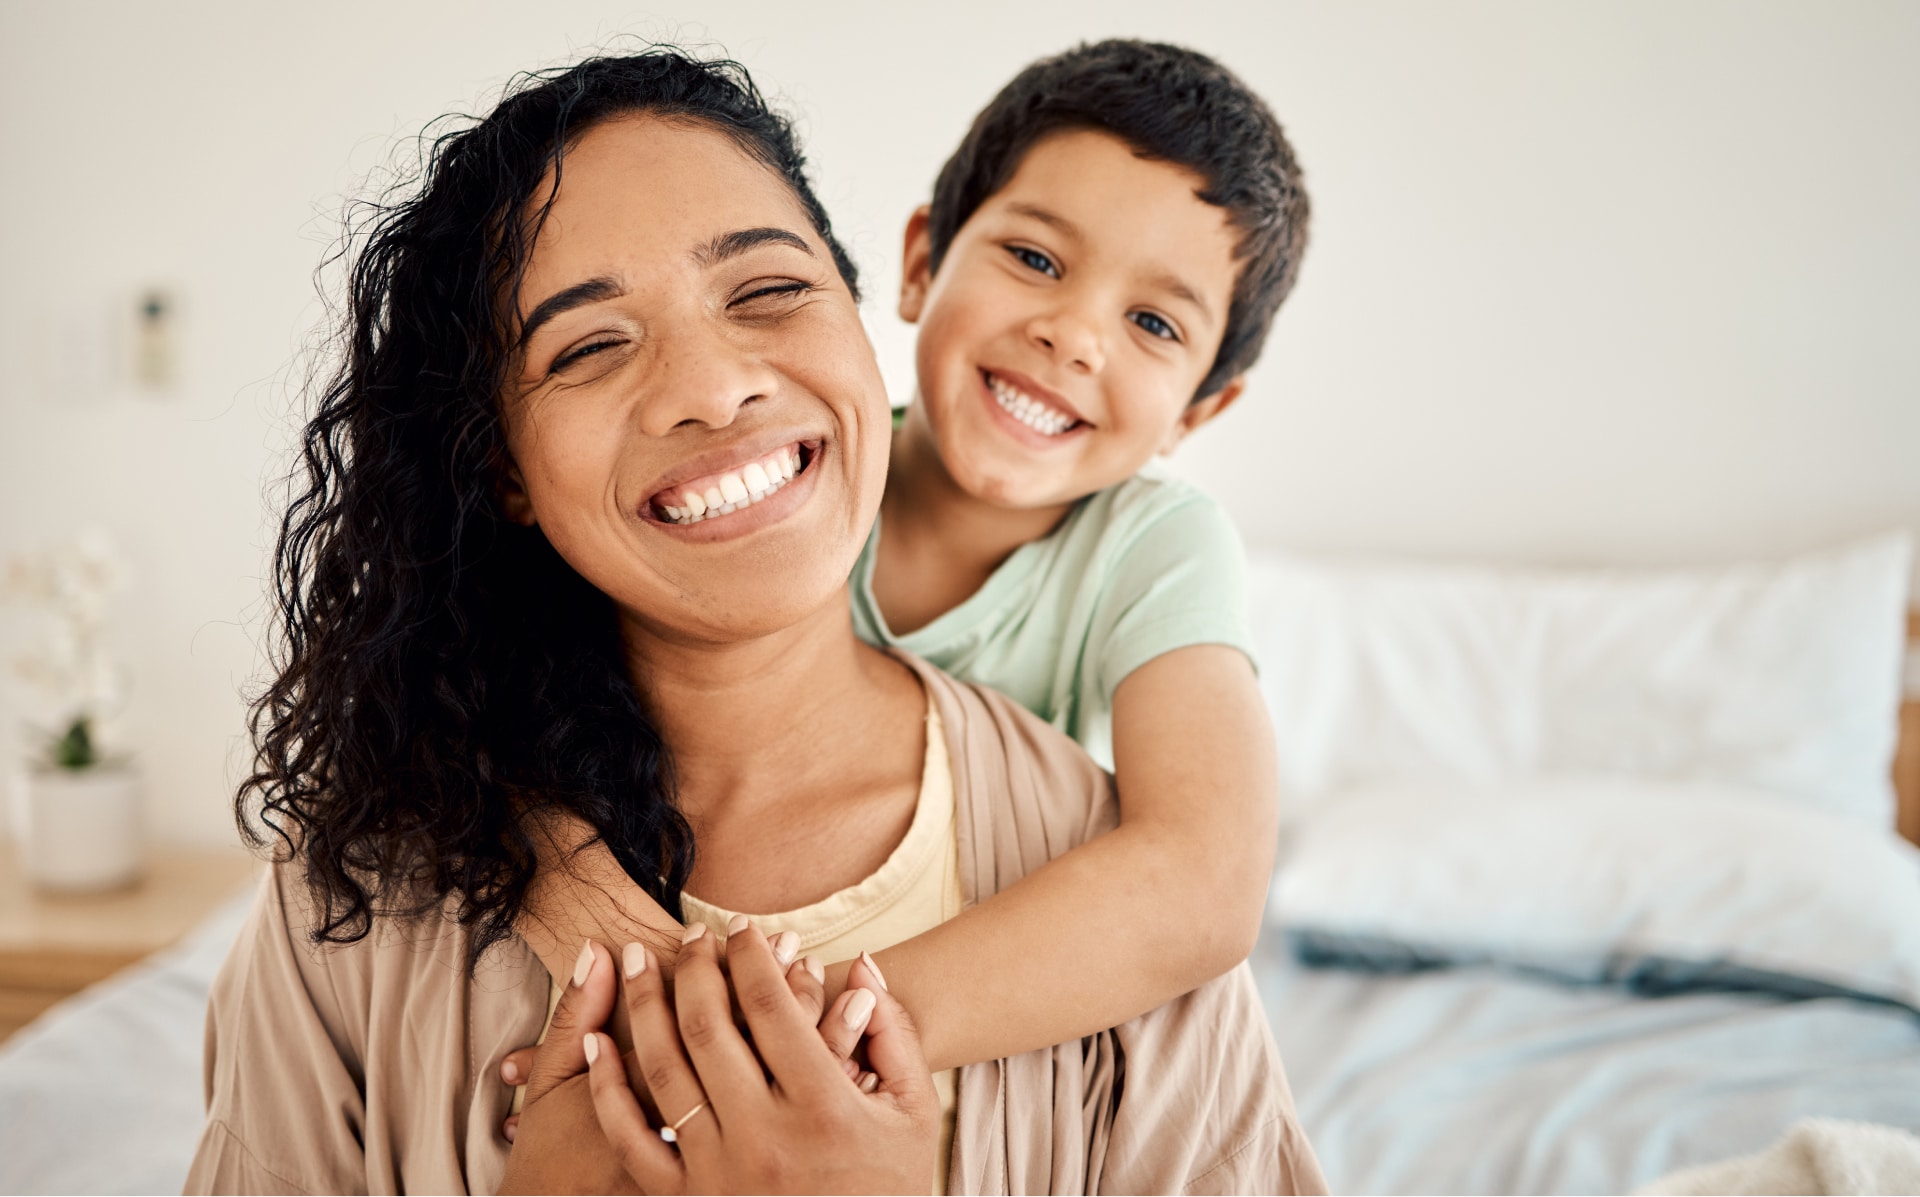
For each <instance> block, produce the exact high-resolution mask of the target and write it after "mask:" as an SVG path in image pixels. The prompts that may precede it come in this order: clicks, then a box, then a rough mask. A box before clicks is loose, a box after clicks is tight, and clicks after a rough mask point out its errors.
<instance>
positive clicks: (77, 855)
mask: <svg viewBox="0 0 1920 1197" xmlns="http://www.w3.org/2000/svg"><path fill="white" fill-rule="evenodd" d="M21 786H22V790H23V792H22V794H21V799H22V801H21V804H20V806H21V809H20V815H21V823H22V826H21V829H20V831H21V849H22V851H21V853H20V856H21V859H22V863H24V864H25V866H26V870H27V875H28V876H29V877H31V878H33V880H34V882H35V883H36V884H38V885H39V886H40V887H41V888H43V889H50V890H61V891H65V892H70V893H71V892H83V891H87V890H100V889H114V888H117V887H119V886H123V885H131V884H132V883H133V882H135V881H137V880H139V879H140V867H141V863H142V859H141V858H142V851H141V849H142V845H143V843H144V838H145V837H144V835H143V834H142V832H143V828H142V826H141V822H142V821H141V817H140V775H139V774H138V773H135V772H134V771H133V770H131V769H114V768H99V767H96V768H91V769H44V770H34V771H32V772H29V773H28V774H27V775H26V776H25V777H24V778H22V779H21Z"/></svg>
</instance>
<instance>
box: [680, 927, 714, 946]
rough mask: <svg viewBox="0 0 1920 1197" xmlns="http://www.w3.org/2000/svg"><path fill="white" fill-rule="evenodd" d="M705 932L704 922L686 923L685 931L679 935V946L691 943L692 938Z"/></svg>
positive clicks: (694, 938) (698, 936)
mask: <svg viewBox="0 0 1920 1197" xmlns="http://www.w3.org/2000/svg"><path fill="white" fill-rule="evenodd" d="M706 933H707V925H706V924H705V923H689V924H688V925H687V930H686V933H685V934H683V935H681V937H680V946H681V947H683V948H684V947H686V946H687V945H688V944H690V943H692V942H693V941H694V940H696V939H699V938H700V937H701V936H702V935H705V934H706Z"/></svg>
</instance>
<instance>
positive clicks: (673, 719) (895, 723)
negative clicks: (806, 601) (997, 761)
mask: <svg viewBox="0 0 1920 1197" xmlns="http://www.w3.org/2000/svg"><path fill="white" fill-rule="evenodd" d="M625 631H626V637H625V638H626V642H627V651H628V654H629V658H630V659H631V660H632V661H633V662H634V676H635V680H636V682H637V684H638V686H639V689H640V692H641V694H642V696H643V700H644V702H645V705H646V708H647V710H648V712H649V714H650V715H651V716H652V719H653V722H654V724H655V725H656V726H657V727H658V729H659V731H660V735H661V738H662V739H663V740H664V741H665V742H666V744H667V745H668V747H669V751H670V753H671V755H672V760H673V773H674V782H675V789H676V791H677V793H678V802H679V806H680V810H681V813H682V814H683V815H685V816H686V817H687V818H688V820H689V821H690V822H692V823H693V824H694V825H695V827H696V829H698V828H699V826H700V824H702V823H704V822H711V821H713V820H715V819H723V820H724V819H728V818H732V817H736V816H740V815H747V814H750V813H763V812H761V811H760V809H759V808H761V807H763V806H766V805H769V804H777V803H778V802H780V801H781V800H782V799H783V798H784V797H786V796H789V795H792V794H795V793H797V792H800V791H804V790H806V789H808V788H810V787H809V785H808V783H809V781H810V780H812V779H815V778H828V779H847V778H848V777H849V774H850V773H857V772H858V768H857V766H853V764H852V762H855V761H858V760H859V759H860V758H859V756H858V755H856V754H854V753H850V752H848V751H846V750H847V749H848V748H849V747H852V746H853V744H854V743H856V742H857V741H859V740H861V739H864V738H866V737H867V736H869V735H878V736H880V737H881V738H883V739H884V738H886V737H887V732H888V729H889V728H894V729H895V730H897V728H898V727H899V726H907V727H911V726H912V725H914V724H916V723H917V722H918V721H919V719H920V718H921V716H922V715H924V712H925V703H924V701H923V700H922V698H921V694H920V684H919V681H918V679H916V678H915V677H914V676H913V673H912V671H911V670H909V669H908V668H907V667H906V666H905V665H903V664H901V663H900V662H898V661H896V660H893V659H892V658H891V657H888V656H886V655H885V654H884V653H880V652H877V651H875V650H873V649H871V648H868V647H867V646H865V645H863V644H862V643H861V642H860V641H859V640H858V639H856V638H855V637H854V636H853V634H852V630H851V628H850V626H849V620H848V616H847V598H846V593H845V592H844V591H842V592H841V593H840V595H839V596H838V597H837V598H836V599H835V601H833V602H832V603H829V604H827V605H826V606H825V607H823V608H822V609H821V610H820V611H819V612H817V613H816V614H814V615H811V616H808V617H807V618H805V619H804V620H802V621H801V622H799V623H798V624H795V625H794V626H791V627H788V628H784V629H781V630H780V631H778V632H775V633H773V634H770V635H767V636H763V637H759V638H757V639H752V640H746V641H741V642H737V643H731V644H689V643H686V642H672V641H666V640H662V639H659V638H657V637H654V636H652V635H650V634H649V633H648V632H647V631H646V630H645V629H644V628H642V627H640V626H638V625H637V624H636V623H635V622H634V621H631V620H629V621H627V627H626V629H625ZM903 714H904V716H905V717H904V719H903V718H902V717H901V716H902V715H903ZM917 751H918V749H917V746H916V749H915V755H914V759H915V760H917V759H918V756H917ZM747 808H753V809H752V810H751V811H750V810H749V809H747ZM703 846H704V845H703Z"/></svg>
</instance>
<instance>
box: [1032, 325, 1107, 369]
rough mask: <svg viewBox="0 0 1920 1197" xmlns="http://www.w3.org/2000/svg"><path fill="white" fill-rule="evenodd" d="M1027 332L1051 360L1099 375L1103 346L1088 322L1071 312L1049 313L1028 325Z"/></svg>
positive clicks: (1103, 365) (1097, 333)
mask: <svg viewBox="0 0 1920 1197" xmlns="http://www.w3.org/2000/svg"><path fill="white" fill-rule="evenodd" d="M1027 335H1028V336H1030V337H1032V338H1033V341H1034V343H1035V344H1037V345H1039V346H1040V347H1041V348H1043V349H1045V350H1046V351H1047V353H1048V355H1049V356H1050V357H1052V358H1053V360H1054V361H1056V362H1058V363H1060V364H1061V365H1063V366H1066V367H1067V368H1068V369H1071V370H1076V371H1078V372H1079V373H1082V374H1098V373H1100V371H1101V369H1102V368H1104V367H1105V366H1106V364H1107V356H1106V347H1105V346H1104V345H1102V344H1101V341H1100V334H1099V332H1098V331H1097V330H1096V329H1095V327H1094V326H1093V324H1092V323H1091V322H1089V321H1086V320H1083V319H1081V318H1080V317H1078V316H1076V315H1075V314H1074V313H1072V312H1048V313H1046V314H1044V315H1041V316H1037V317H1035V318H1034V319H1033V321H1032V322H1031V323H1030V324H1029V325H1028V326H1027Z"/></svg>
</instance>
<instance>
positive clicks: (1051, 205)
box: [980, 129, 1240, 318]
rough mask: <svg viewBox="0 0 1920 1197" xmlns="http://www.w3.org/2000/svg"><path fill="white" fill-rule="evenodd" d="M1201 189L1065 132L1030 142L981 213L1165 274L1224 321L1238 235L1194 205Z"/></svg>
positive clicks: (1119, 145) (1082, 133)
mask: <svg viewBox="0 0 1920 1197" xmlns="http://www.w3.org/2000/svg"><path fill="white" fill-rule="evenodd" d="M1206 185H1207V180H1206V179H1205V178H1203V177H1202V176H1201V175H1199V174H1198V173H1196V172H1194V171H1192V170H1189V169H1187V168H1186V167H1184V166H1180V165H1178V164H1177V163H1172V162H1166V161H1163V160H1160V159H1156V158H1144V157H1141V156H1140V155H1139V154H1138V153H1137V152H1135V150H1134V149H1133V147H1132V146H1130V145H1128V144H1127V143H1126V142H1125V141H1123V140H1122V139H1120V138H1118V137H1115V136H1114V135H1112V134H1110V133H1104V132H1100V131H1097V130H1090V129H1072V130H1065V131H1062V132H1058V133H1053V134H1049V135H1048V136H1046V137H1044V138H1042V139H1040V140H1039V141H1037V142H1035V143H1034V144H1033V146H1032V147H1031V148H1029V149H1028V150H1027V152H1026V154H1025V156H1024V157H1022V158H1021V160H1020V164H1019V166H1018V168H1017V169H1015V171H1014V173H1013V177H1012V178H1010V179H1008V180H1007V183H1006V185H1005V186H1004V187H1002V188H1000V190H999V191H997V192H995V193H994V194H993V195H991V196H989V197H988V198H987V200H986V202H985V203H983V204H982V205H981V207H980V211H982V212H985V211H988V210H993V211H996V212H997V213H998V214H999V215H1000V216H1001V218H1002V219H1009V220H1026V221H1031V222H1033V223H1034V224H1036V225H1040V226H1043V227H1048V228H1051V229H1052V230H1054V231H1055V232H1056V233H1057V234H1058V235H1060V236H1062V237H1064V238H1066V239H1067V240H1068V241H1069V242H1070V243H1077V244H1078V246H1079V248H1081V249H1082V250H1091V251H1093V252H1096V253H1098V254H1100V255H1101V256H1102V257H1107V256H1114V257H1125V258H1130V259H1133V264H1135V265H1137V266H1139V267H1141V268H1143V269H1149V270H1159V271H1162V272H1164V271H1168V270H1171V271H1173V272H1174V273H1175V275H1176V276H1177V277H1179V278H1181V279H1183V280H1184V281H1185V282H1186V283H1187V284H1188V286H1190V287H1191V288H1192V289H1193V290H1194V291H1196V292H1197V293H1198V298H1200V299H1201V300H1202V301H1203V306H1205V307H1207V308H1209V309H1211V310H1212V312H1213V313H1214V315H1215V317H1216V318H1224V316H1225V311H1226V303H1227V299H1228V297H1229V296H1230V295H1231V294H1232V291H1233V286H1234V283H1235V281H1236V278H1237V275H1238V272H1239V270H1238V268H1239V261H1238V256H1237V250H1238V248H1239V243H1240V231H1239V229H1238V228H1236V227H1235V226H1234V224H1233V220H1232V217H1231V215H1230V214H1229V213H1228V211H1227V210H1226V209H1225V208H1223V207H1221V206H1219V205H1217V204H1210V203H1208V202H1207V201H1205V200H1203V199H1201V198H1200V195H1199V192H1200V191H1201V190H1202V189H1203V188H1205V187H1206Z"/></svg>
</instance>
